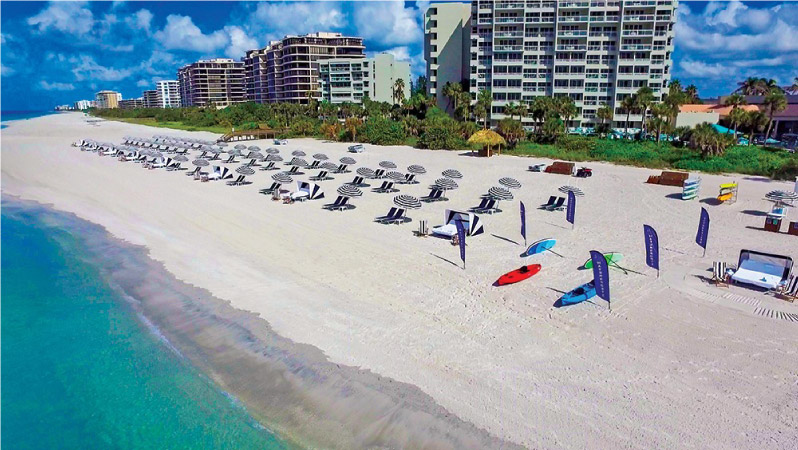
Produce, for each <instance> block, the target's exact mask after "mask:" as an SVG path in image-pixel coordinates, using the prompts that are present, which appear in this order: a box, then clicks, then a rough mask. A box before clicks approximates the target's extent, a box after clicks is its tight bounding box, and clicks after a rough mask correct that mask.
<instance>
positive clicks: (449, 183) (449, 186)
mask: <svg viewBox="0 0 798 450" xmlns="http://www.w3.org/2000/svg"><path fill="white" fill-rule="evenodd" d="M434 185H435V187H436V188H438V189H440V190H442V191H451V190H454V189H457V187H458V186H457V183H456V182H455V181H454V180H452V179H451V178H446V177H442V178H438V179H437V180H435V183H434Z"/></svg>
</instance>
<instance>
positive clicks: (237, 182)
mask: <svg viewBox="0 0 798 450" xmlns="http://www.w3.org/2000/svg"><path fill="white" fill-rule="evenodd" d="M246 178H247V177H246V176H244V175H239V176H238V178H236V179H235V180H232V181H228V182H227V185H228V186H243V185H245V184H250V183H251V181H247V180H246Z"/></svg>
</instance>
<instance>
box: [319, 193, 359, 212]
mask: <svg viewBox="0 0 798 450" xmlns="http://www.w3.org/2000/svg"><path fill="white" fill-rule="evenodd" d="M322 208H324V209H326V210H328V211H333V210H337V211H344V210H347V209H354V208H355V205H352V204H350V203H349V197H344V196H343V195H339V196H338V198H336V199H335V202H333V203H329V204H326V205H324V206H322Z"/></svg>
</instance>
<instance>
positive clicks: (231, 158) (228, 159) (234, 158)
mask: <svg viewBox="0 0 798 450" xmlns="http://www.w3.org/2000/svg"><path fill="white" fill-rule="evenodd" d="M223 162H224V164H231V163H237V162H238V161H236V155H230V157H229V158H227V159H225V160H224V161H223Z"/></svg>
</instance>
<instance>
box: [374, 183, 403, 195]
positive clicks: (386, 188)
mask: <svg viewBox="0 0 798 450" xmlns="http://www.w3.org/2000/svg"><path fill="white" fill-rule="evenodd" d="M373 191H374V192H379V193H380V194H387V193H389V192H399V189H396V188H394V187H393V181H383V182H382V185H380V187H377V188H374V189H373Z"/></svg>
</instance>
